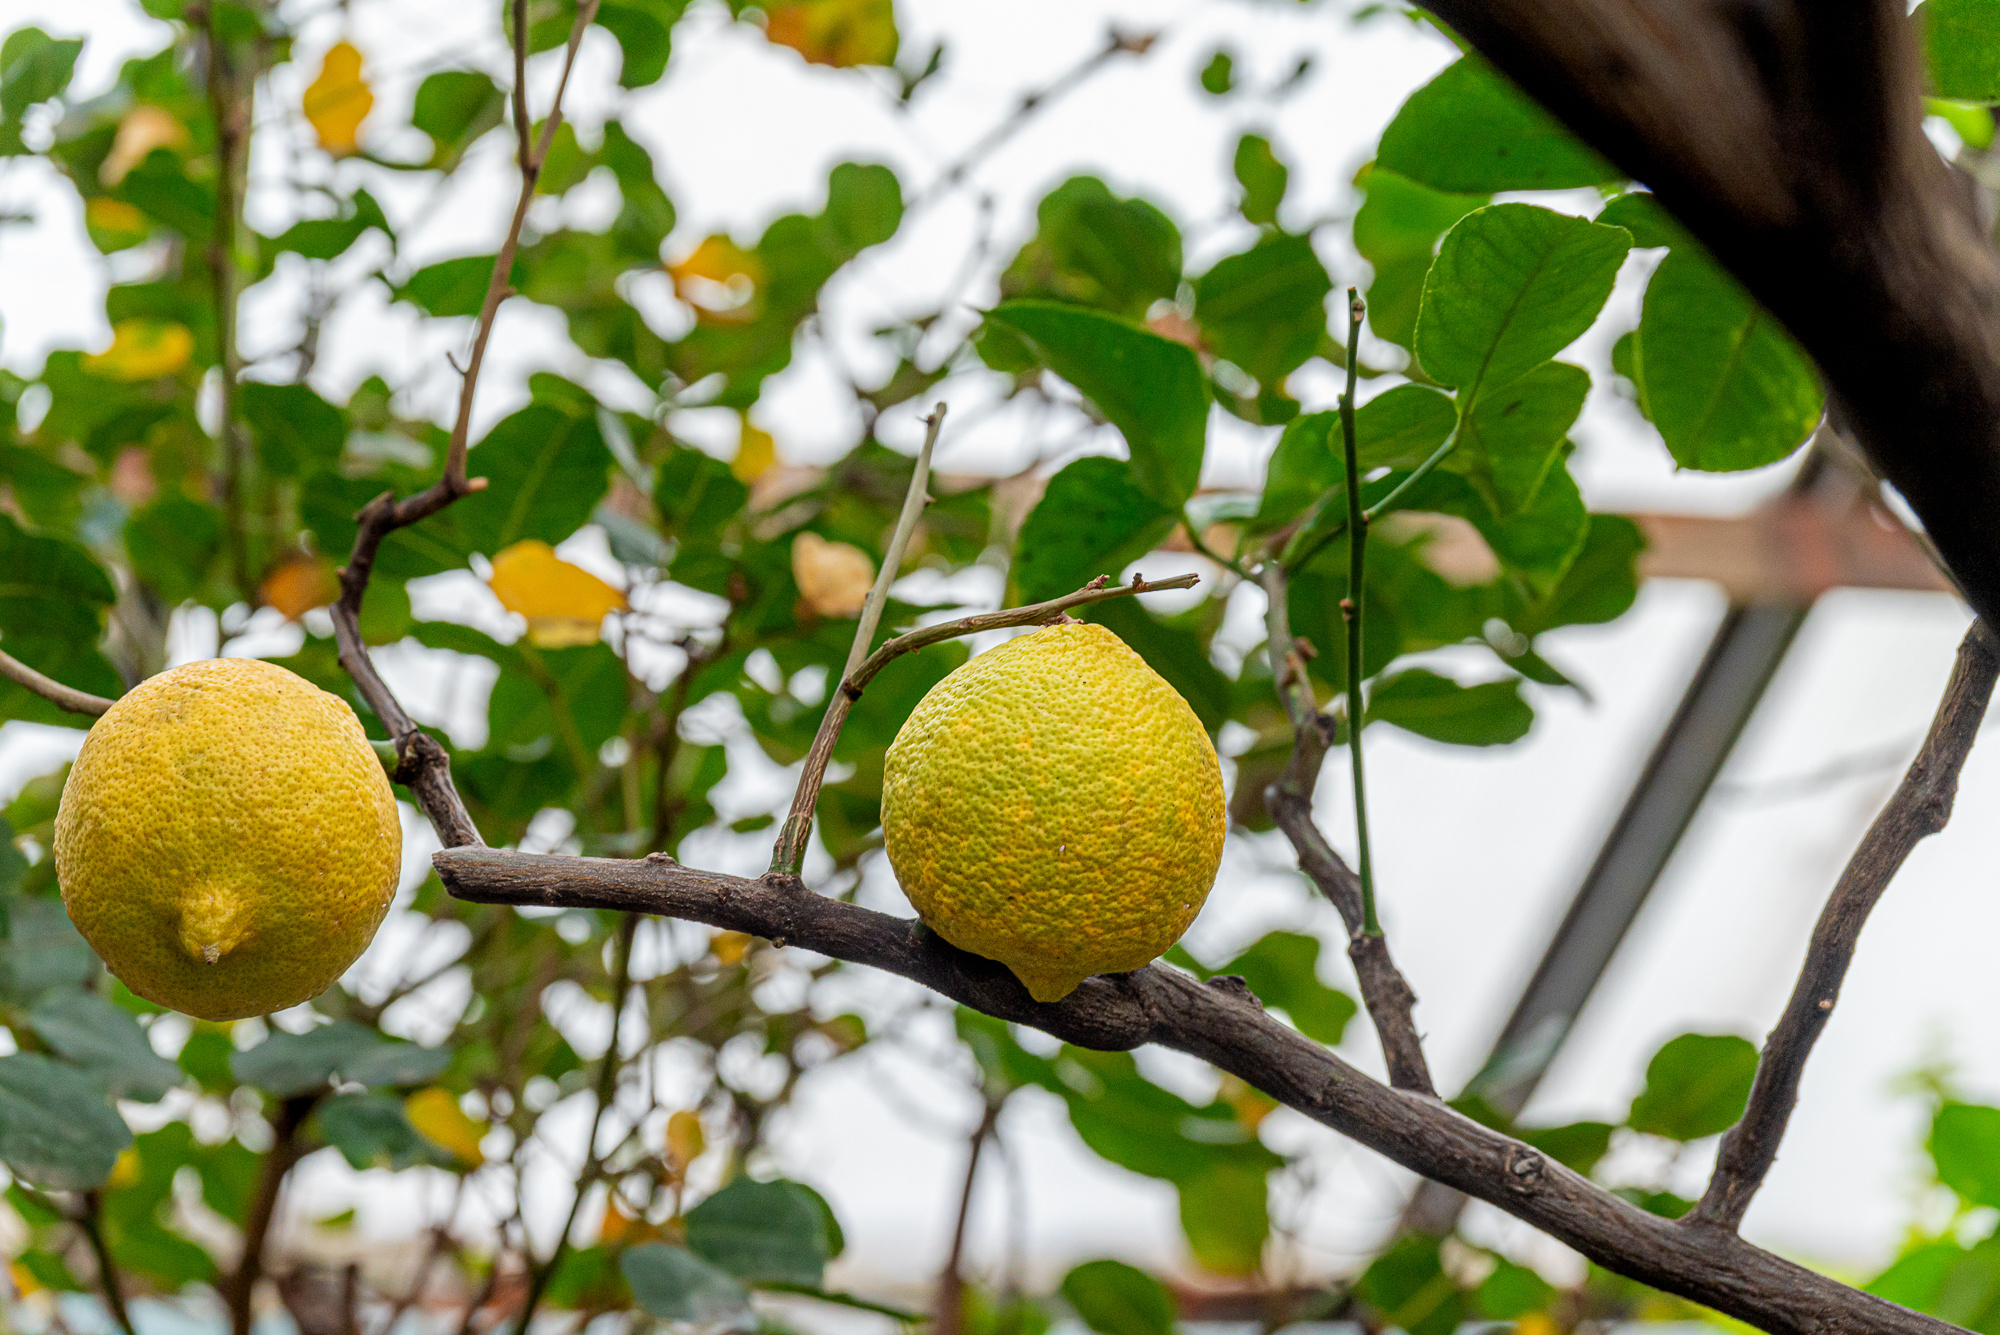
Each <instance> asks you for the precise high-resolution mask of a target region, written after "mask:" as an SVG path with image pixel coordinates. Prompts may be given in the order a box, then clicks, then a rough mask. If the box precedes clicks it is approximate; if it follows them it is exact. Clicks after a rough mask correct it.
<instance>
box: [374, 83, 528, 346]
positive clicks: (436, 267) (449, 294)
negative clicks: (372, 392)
mask: <svg viewBox="0 0 2000 1335" xmlns="http://www.w3.org/2000/svg"><path fill="white" fill-rule="evenodd" d="M433 77H435V76H433ZM496 258H497V257H495V256H492V255H464V256H461V257H460V258H458V259H455V260H439V261H438V262H437V263H436V264H426V265H425V266H424V267H423V268H421V269H419V270H417V271H416V272H415V273H413V274H411V275H410V280H409V281H408V282H407V283H404V284H403V285H402V286H401V287H398V288H396V289H395V293H396V300H398V301H407V302H409V303H410V304H411V305H413V306H415V307H417V308H418V309H419V310H421V311H423V313H424V314H426V315H438V316H444V315H477V314H479V312H480V308H481V307H482V306H483V305H484V304H485V301H486V288H487V285H488V284H489V283H491V282H492V281H493V265H494V262H495V259H496ZM510 279H511V282H512V284H513V285H514V286H515V287H525V286H526V284H527V281H528V280H527V273H526V271H525V270H524V269H523V268H522V267H521V262H520V261H519V260H516V261H515V262H514V268H513V271H512V273H511V275H510Z"/></svg>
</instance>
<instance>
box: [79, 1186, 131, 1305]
mask: <svg viewBox="0 0 2000 1335" xmlns="http://www.w3.org/2000/svg"><path fill="white" fill-rule="evenodd" d="M103 1212H104V1198H103V1197H102V1196H101V1195H99V1194H98V1193H97V1192H95V1191H86V1192H84V1193H83V1212H82V1213H81V1214H79V1215H78V1216H77V1220H76V1224H77V1227H78V1228H80V1229H82V1230H83V1236H84V1239H85V1240H86V1241H87V1242H89V1243H90V1254H91V1255H92V1256H94V1257H96V1258H97V1284H98V1287H99V1288H101V1289H103V1290H104V1305H105V1306H106V1307H109V1308H110V1309H111V1317H112V1319H113V1320H114V1321H116V1322H117V1323H118V1329H120V1330H122V1331H124V1332H125V1335H138V1333H137V1332H136V1331H134V1330H133V1329H132V1313H131V1310H130V1309H129V1308H127V1307H126V1306H125V1282H124V1278H123V1277H122V1276H121V1275H120V1274H119V1273H118V1262H117V1261H116V1260H114V1259H113V1258H112V1255H111V1248H110V1247H108V1246H106V1245H105V1242H104V1229H103V1227H102V1225H101V1224H99V1222H98V1217H99V1216H100V1215H101V1214H103Z"/></svg>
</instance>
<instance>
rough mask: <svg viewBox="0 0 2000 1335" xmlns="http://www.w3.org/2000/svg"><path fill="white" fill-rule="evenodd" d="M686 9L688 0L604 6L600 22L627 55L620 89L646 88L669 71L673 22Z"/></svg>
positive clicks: (646, 0) (600, 9)
mask: <svg viewBox="0 0 2000 1335" xmlns="http://www.w3.org/2000/svg"><path fill="white" fill-rule="evenodd" d="M684 8H686V4H685V0H673V2H669V3H663V2H662V0H644V2H643V3H639V4H623V3H612V4H606V5H600V6H599V7H598V10H597V24H598V26H599V27H601V28H604V29H605V30H606V31H608V32H609V33H610V34H611V35H612V36H613V37H614V38H616V39H617V41H618V50H619V53H620V54H621V56H622V57H623V59H622V61H621V63H620V64H619V67H618V86H619V87H620V88H644V87H645V86H646V85H647V84H650V83H656V82H658V81H659V78H660V76H661V75H662V74H665V73H666V72H667V57H668V56H669V55H670V54H672V51H673V24H674V20H676V19H678V18H679V17H680V15H681V11H682V10H683V9H684Z"/></svg>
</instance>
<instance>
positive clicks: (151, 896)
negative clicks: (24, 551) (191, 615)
mask: <svg viewBox="0 0 2000 1335" xmlns="http://www.w3.org/2000/svg"><path fill="white" fill-rule="evenodd" d="M55 845H56V847H55V855H56V877H57V879H58V881H60V883H61V885H62V896H63V905H64V907H65V908H67V909H68V910H69V917H70V921H71V922H73V923H75V924H76V928H77V930H78V931H79V932H82V933H83V936H84V939H85V940H86V941H88V942H90V946H91V949H93V950H95V951H96V952H97V953H98V956H99V957H100V958H102V959H103V961H104V962H105V964H106V965H108V966H109V967H110V969H111V972H113V973H115V974H117V975H118V977H119V978H121V979H123V980H124V982H125V985H126V986H127V987H129V988H131V989H132V990H133V991H134V992H136V993H138V994H139V995H140V996H142V997H144V998H146V999H147V1000H148V1001H154V1002H158V1003H159V1004H160V1005H162V1006H171V1007H173V1008H174V1009H175V1010H179V1011H186V1012H187V1013H188V1014H190V1015H195V1016H199V1017H200V1018H202V1019H204V1020H235V1019H241V1018H242V1017H244V1016H246V1015H266V1014H269V1013H270V1012H272V1011H276V1010H283V1009H284V1008H285V1007H287V1006H295V1005H297V1004H298V1003H299V1002H302V1001H307V1000H309V999H311V998H313V997H315V996H318V995H319V994H320V993H321V992H324V991H325V990H326V989H327V988H328V987H330V986H332V984H333V981H334V980H335V979H336V978H338V977H340V975H341V974H342V973H343V972H345V971H346V969H347V966H348V965H350V964H352V963H353V962H354V960H355V958H356V957H357V956H359V955H360V954H361V952H362V950H363V949H365V948H366V947H367V945H368V942H369V940H370V939H371V938H373V937H374V935H375V929H376V928H377V927H379V926H381V924H382V917H383V915H384V914H385V913H387V912H388V911H389V900H390V898H391V896H393V895H394V894H395V890H396V877H397V872H398V870H399V868H400V866H401V862H402V851H403V832H402V826H401V824H400V823H399V822H398V821H397V818H396V799H395V796H394V794H392V793H391V792H390V791H389V781H388V779H387V777H386V776H384V775H383V773H382V766H381V764H380V762H378V761H377V760H376V758H375V753H374V751H373V750H372V749H370V747H369V745H368V738H367V736H366V734H364V733H363V732H362V731H361V724H360V722H359V721H357V720H356V719H355V717H354V711H353V710H352V709H349V708H348V707H347V702H346V701H344V700H341V699H339V698H338V697H336V696H332V695H328V694H327V693H326V692H325V691H322V690H320V689H319V688H318V687H316V686H314V685H313V684H312V683H310V682H308V681H306V680H305V679H304V678H303V677H300V676H298V675H296V674H295V673H292V672H288V671H287V670H285V669H284V668H281V667H279V666H278V665H277V664H275V663H264V662H259V661H257V660H256V659H250V658H216V659H209V660H207V661H204V662H198V663H189V664H187V665H186V666H184V667H177V668H173V669H171V670H169V671H166V672H162V673H160V674H159V675H158V676H155V677H151V678H148V679H147V680H145V681H143V682H141V683H140V684H139V685H137V686H135V687H133V688H132V690H131V691H129V692H128V693H127V694H126V695H125V697H124V698H123V699H121V700H119V701H118V702H117V703H116V704H114V705H112V706H111V708H110V709H109V710H107V711H106V712H105V714H104V717H102V718H100V719H99V720H98V721H97V723H96V725H95V726H94V727H92V728H91V730H90V735H89V736H88V737H86V738H84V741H83V749H82V751H81V752H80V753H79V754H78V755H77V758H76V764H75V765H74V766H73V767H72V768H71V769H70V772H69V782H68V783H67V784H65V785H64V787H63V795H62V805H61V807H60V808H59V809H58V810H57V812H56V838H55Z"/></svg>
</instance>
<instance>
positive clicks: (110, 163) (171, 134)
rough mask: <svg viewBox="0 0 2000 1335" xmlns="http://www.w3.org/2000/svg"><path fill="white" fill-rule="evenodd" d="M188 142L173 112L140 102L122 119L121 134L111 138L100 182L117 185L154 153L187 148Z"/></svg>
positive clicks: (119, 124)
mask: <svg viewBox="0 0 2000 1335" xmlns="http://www.w3.org/2000/svg"><path fill="white" fill-rule="evenodd" d="M188 142H189V141H188V132H187V127H186V126H184V125H182V124H181V123H180V122H179V121H177V120H175V119H174V117H173V114H172V113H171V112H169V111H167V110H166V109H164V108H162V107H156V106H153V105H152V104H151V103H149V102H141V103H140V104H139V105H138V106H136V107H133V108H132V109H131V110H130V111H128V112H126V113H125V114H124V115H123V116H122V117H120V118H119V120H118V133H117V134H116V135H114V136H113V137H112V140H111V151H110V152H109V153H106V154H105V155H104V161H103V162H102V163H100V164H99V165H98V168H97V179H98V180H100V181H102V182H104V184H106V185H117V184H118V183H119V182H120V181H122V180H124V179H125V174H126V173H127V172H129V171H131V170H132V169H133V168H134V167H136V166H138V165H139V164H140V163H142V162H144V161H145V160H146V155H147V154H148V153H151V152H152V151H153V150H154V149H156V148H185V147H187V145H188Z"/></svg>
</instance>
